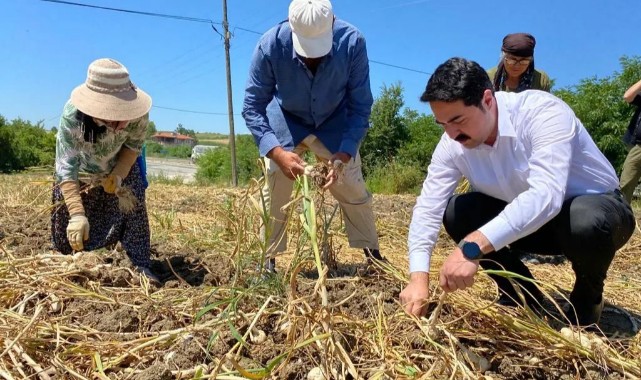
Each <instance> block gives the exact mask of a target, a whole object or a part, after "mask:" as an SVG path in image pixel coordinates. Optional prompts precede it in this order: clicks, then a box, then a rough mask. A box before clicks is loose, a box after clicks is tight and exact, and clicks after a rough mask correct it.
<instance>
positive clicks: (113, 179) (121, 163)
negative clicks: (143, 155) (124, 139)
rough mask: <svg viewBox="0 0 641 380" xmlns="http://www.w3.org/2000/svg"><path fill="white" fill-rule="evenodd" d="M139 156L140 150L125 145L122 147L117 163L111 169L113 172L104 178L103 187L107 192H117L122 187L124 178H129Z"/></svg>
mask: <svg viewBox="0 0 641 380" xmlns="http://www.w3.org/2000/svg"><path fill="white" fill-rule="evenodd" d="M137 158H138V152H136V151H133V150H131V149H129V148H127V147H124V146H123V147H122V149H120V152H119V153H118V159H117V160H116V165H115V166H114V168H113V169H112V170H111V173H109V175H108V176H107V177H105V179H103V180H102V188H103V189H104V190H105V192H106V193H109V194H115V193H116V192H117V191H118V189H120V187H121V186H122V180H123V179H124V178H127V176H128V175H129V171H130V170H131V167H132V166H133V164H134V163H135V162H136V159H137Z"/></svg>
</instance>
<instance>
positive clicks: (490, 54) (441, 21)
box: [0, 0, 641, 133]
mask: <svg viewBox="0 0 641 380" xmlns="http://www.w3.org/2000/svg"><path fill="white" fill-rule="evenodd" d="M73 1H76V2H80V3H86V4H92V5H99V6H106V7H114V8H124V9H131V10H137V11H145V12H156V13H163V14H172V15H180V16H187V17H194V18H201V19H209V20H212V21H214V22H220V21H222V2H221V0H180V1H179V0H110V1H107V0H73ZM288 4H289V0H228V14H229V23H230V24H231V26H232V31H233V32H234V37H233V40H232V42H231V46H232V50H231V61H232V78H233V80H232V87H233V104H234V113H235V114H236V117H235V125H236V132H237V133H247V129H246V127H245V123H244V121H243V120H242V117H240V115H239V114H240V111H241V107H242V99H243V92H244V86H245V80H246V77H247V72H248V69H249V60H250V57H251V54H252V51H253V49H254V47H255V45H256V42H257V40H258V38H259V35H258V34H255V33H250V32H247V31H243V30H241V29H237V28H245V29H249V30H252V31H258V32H264V31H266V30H267V29H269V28H270V27H271V26H273V25H275V24H276V23H278V22H279V21H282V20H284V19H285V18H286V17H287V7H288ZM333 6H334V11H335V13H336V15H337V17H339V18H342V19H344V20H346V21H348V22H350V23H352V24H354V25H356V26H357V27H358V28H359V29H361V31H362V32H363V33H364V35H365V37H366V39H367V43H368V51H369V57H370V59H371V60H375V61H380V62H384V63H388V64H391V65H398V66H404V67H407V68H410V69H414V70H419V71H423V72H427V73H430V72H432V71H433V70H434V68H435V67H436V66H438V64H440V63H441V62H443V61H444V60H446V59H447V58H449V57H452V56H462V57H466V58H469V59H473V60H475V61H477V62H479V63H480V64H481V65H483V66H484V67H486V68H489V67H492V66H494V65H496V63H497V61H498V58H499V54H500V46H501V40H502V38H503V36H504V35H505V34H507V33H512V32H521V31H523V32H529V33H532V34H533V35H534V36H535V37H536V39H537V46H536V49H535V60H536V65H537V67H538V68H540V69H543V70H545V71H546V72H547V73H548V74H549V75H550V77H552V78H553V79H554V80H555V81H556V85H555V88H559V87H564V86H569V85H574V84H578V83H579V81H580V80H581V79H583V78H588V77H593V76H597V77H604V76H608V75H611V74H612V73H613V72H614V71H616V70H618V69H619V68H620V66H619V58H620V57H621V56H623V55H628V56H638V55H641V43H639V42H638V38H637V37H638V35H639V26H640V25H641V18H640V16H641V1H638V0H607V1H606V0H601V1H596V0H582V1H578V0H554V1H552V0H541V1H533V2H526V1H518V2H517V1H512V2H505V1H501V2H499V1H494V0H490V1H485V2H476V1H436V0H394V1H392V0H368V1H362V0H334V1H333ZM0 15H2V22H1V23H0V48H1V49H2V50H1V51H2V59H0V73H1V74H0V79H1V83H2V85H1V87H0V114H1V115H3V116H4V117H5V118H7V119H10V120H11V119H14V118H17V117H21V118H23V119H26V120H30V121H32V122H35V121H39V120H44V123H45V126H46V127H47V128H49V127H52V126H55V125H56V124H57V123H58V119H59V115H60V112H61V110H62V107H63V105H64V103H65V102H66V100H67V99H68V97H69V94H70V92H71V90H72V89H73V88H74V87H75V86H77V85H79V84H80V83H82V82H83V81H84V79H85V76H86V70H87V66H88V64H89V63H90V62H91V61H93V60H94V59H97V58H102V57H111V58H115V59H117V60H119V61H121V62H122V63H124V64H125V65H126V66H127V67H128V69H129V71H130V73H131V76H132V80H133V81H134V83H136V84H137V85H138V86H139V87H140V88H142V89H144V90H145V91H146V92H148V93H149V94H150V95H151V96H152V97H153V101H154V105H155V106H159V107H169V108H176V109H184V110H192V111H200V112H209V113H219V114H220V115H210V114H197V113H187V112H178V111H172V110H167V109H161V108H157V107H154V108H152V110H151V119H152V120H154V121H155V123H156V125H157V128H158V129H159V130H174V129H175V128H176V126H177V124H178V123H181V124H183V126H184V127H186V128H189V129H194V130H196V131H199V132H218V133H228V131H229V127H228V123H227V116H226V113H227V90H226V87H225V56H224V49H223V43H222V39H221V37H220V36H219V35H218V34H216V33H215V32H214V31H213V30H212V28H211V26H210V25H209V24H207V23H197V22H187V21H179V20H174V19H166V18H157V17H148V16H141V15H134V14H126V13H120V12H111V11H105V10H98V9H90V8H85V7H78V6H70V5H61V4H54V3H48V2H42V1H39V0H0ZM216 27H217V28H218V29H219V30H221V27H220V25H216ZM370 72H371V85H372V91H373V93H374V96H378V94H379V93H380V88H381V86H382V85H384V84H387V85H390V84H393V83H395V82H400V83H401V84H402V85H403V87H404V89H405V104H406V106H407V107H410V108H413V109H416V110H418V111H420V112H424V113H429V107H428V106H427V105H425V104H422V103H420V102H419V101H418V97H419V96H420V94H421V92H422V90H423V89H424V87H425V84H426V82H427V79H428V77H429V76H428V75H427V74H422V73H416V72H412V71H406V70H401V69H397V68H393V67H389V66H385V65H380V64H375V63H371V65H370Z"/></svg>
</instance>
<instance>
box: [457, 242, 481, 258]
mask: <svg viewBox="0 0 641 380" xmlns="http://www.w3.org/2000/svg"><path fill="white" fill-rule="evenodd" d="M461 250H462V251H463V256H465V257H466V258H467V259H470V260H476V259H479V258H480V257H481V256H482V253H481V248H480V247H479V245H478V244H476V243H474V242H465V243H464V244H463V247H462V248H461Z"/></svg>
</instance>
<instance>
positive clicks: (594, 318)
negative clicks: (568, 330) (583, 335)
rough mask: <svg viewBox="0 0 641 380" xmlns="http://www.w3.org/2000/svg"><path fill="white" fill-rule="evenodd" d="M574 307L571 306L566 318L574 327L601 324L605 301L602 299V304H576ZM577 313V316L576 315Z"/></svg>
mask: <svg viewBox="0 0 641 380" xmlns="http://www.w3.org/2000/svg"><path fill="white" fill-rule="evenodd" d="M576 303H577V305H575V306H574V307H573V306H572V304H570V305H569V306H570V307H569V311H568V312H567V314H566V316H567V318H568V320H569V321H570V323H571V324H572V325H576V326H589V325H592V324H597V323H599V319H601V313H603V305H604V299H603V297H601V302H599V303H595V304H591V305H586V304H581V303H579V302H576ZM575 312H576V315H575V314H574V313H575Z"/></svg>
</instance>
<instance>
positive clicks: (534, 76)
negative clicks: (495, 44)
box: [487, 33, 552, 92]
mask: <svg viewBox="0 0 641 380" xmlns="http://www.w3.org/2000/svg"><path fill="white" fill-rule="evenodd" d="M535 45H536V40H535V39H534V36H532V35H531V34H529V33H512V34H508V35H507V36H505V37H504V38H503V45H502V46H501V61H500V62H499V64H498V66H497V67H493V68H491V69H490V70H488V72H487V74H488V75H489V77H490V80H491V81H492V83H493V84H494V90H495V91H508V92H521V91H524V90H542V91H547V92H550V88H551V87H552V83H551V82H550V78H549V77H548V75H547V74H546V73H545V72H543V71H542V70H539V69H535V68H534V46H535Z"/></svg>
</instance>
